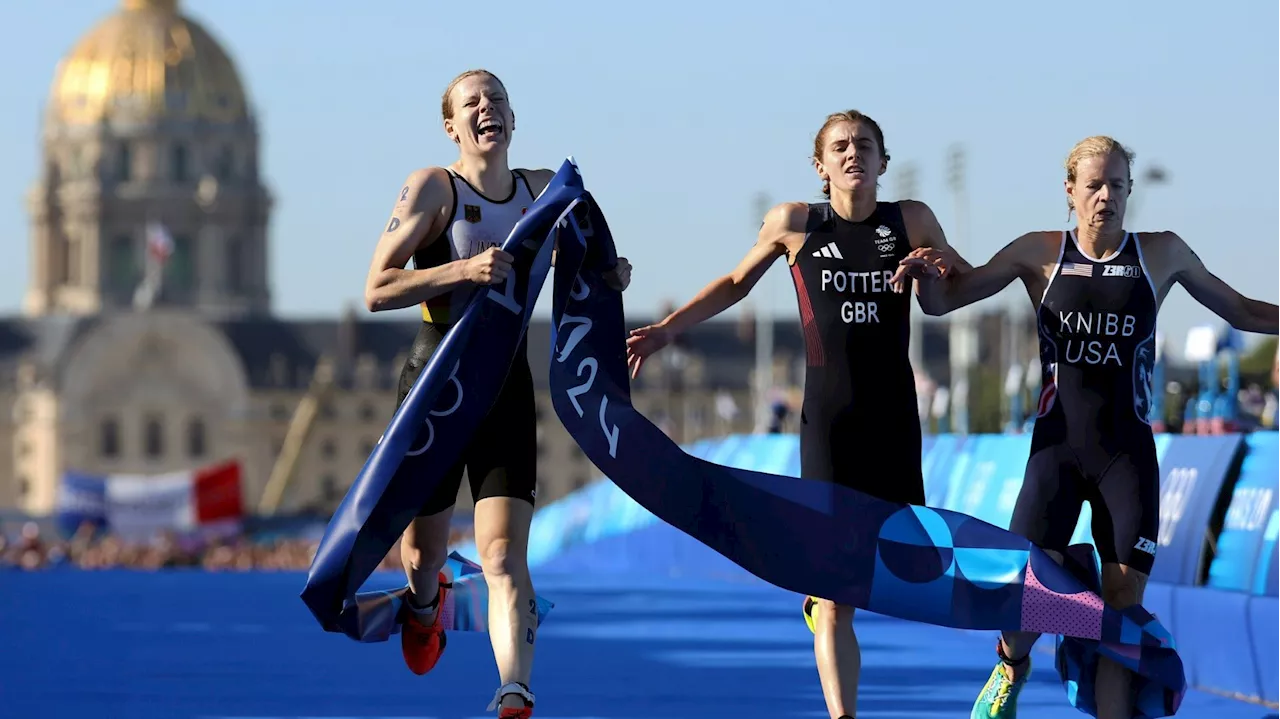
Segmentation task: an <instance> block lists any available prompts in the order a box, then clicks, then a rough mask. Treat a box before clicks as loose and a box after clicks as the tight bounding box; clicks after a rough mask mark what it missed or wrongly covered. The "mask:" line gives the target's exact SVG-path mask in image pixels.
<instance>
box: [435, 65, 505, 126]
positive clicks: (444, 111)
mask: <svg viewBox="0 0 1280 719" xmlns="http://www.w3.org/2000/svg"><path fill="white" fill-rule="evenodd" d="M476 75H484V76H486V77H490V78H493V81H494V82H496V83H498V84H499V85H502V89H503V90H506V89H507V86H506V85H503V84H502V81H501V80H499V79H498V76H497V75H494V74H493V73H491V72H489V71H488V70H485V69H483V68H479V69H476V70H467V71H466V72H464V73H462V74H461V75H459V76H457V77H455V78H453V80H451V81H450V82H449V86H448V87H446V88H445V89H444V95H443V96H442V97H441V98H440V115H441V116H442V117H443V118H444V119H445V120H452V119H453V111H454V108H453V88H455V87H457V86H458V83H460V82H462V81H463V80H466V79H467V78H469V77H475V76H476Z"/></svg>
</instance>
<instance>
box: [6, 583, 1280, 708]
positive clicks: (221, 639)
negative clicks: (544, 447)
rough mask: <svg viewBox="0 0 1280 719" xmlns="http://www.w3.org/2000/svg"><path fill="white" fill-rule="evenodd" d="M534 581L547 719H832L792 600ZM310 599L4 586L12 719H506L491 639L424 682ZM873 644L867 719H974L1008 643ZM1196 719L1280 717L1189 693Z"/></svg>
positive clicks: (1047, 693)
mask: <svg viewBox="0 0 1280 719" xmlns="http://www.w3.org/2000/svg"><path fill="white" fill-rule="evenodd" d="M650 576H651V575H650ZM387 580H388V581H395V577H394V576H391V575H388V576H387ZM536 580H537V585H538V590H539V592H540V593H541V594H543V595H545V596H548V597H550V598H552V599H553V600H554V601H555V602H556V603H557V607H556V609H555V611H554V612H553V613H552V614H551V616H550V618H549V620H548V622H547V623H546V625H545V626H544V628H543V631H542V633H541V634H540V636H539V642H538V657H537V662H536V666H535V670H534V682H533V689H534V691H535V692H536V694H537V695H538V699H539V702H538V710H537V713H536V714H535V717H536V718H537V719H557V718H559V719H567V718H573V719H586V718H587V717H599V718H601V719H605V718H607V719H622V718H623V717H627V718H631V717H635V718H637V719H639V718H645V719H648V718H651V717H666V718H670V719H680V718H683V717H689V718H690V719H693V718H697V719H705V718H706V717H734V718H735V719H751V718H754V717H759V718H761V719H763V718H765V717H768V718H777V717H824V716H826V715H825V712H824V710H823V702H822V695H821V692H820V690H819V687H818V679H817V672H816V670H815V669H814V666H813V654H812V636H811V635H810V634H809V631H808V630H807V629H806V628H805V625H804V621H803V619H802V618H801V616H800V598H799V597H797V596H796V595H794V594H791V593H788V592H784V591H781V590H779V589H776V588H773V587H770V586H767V585H763V584H761V583H759V582H754V581H750V580H747V579H741V578H738V579H725V580H721V581H711V580H706V579H702V580H697V581H683V582H682V581H679V580H673V579H663V580H661V581H659V580H657V579H653V578H649V579H646V578H644V577H643V576H637V575H635V574H612V575H610V574H594V573H592V574H591V576H584V573H581V572H579V573H577V574H572V575H566V574H554V573H548V572H538V573H537V574H536ZM302 584H303V576H302V575H301V574H300V573H280V574H270V573H252V574H205V573H201V572H163V573H156V574H145V573H129V572H72V571H52V572H45V573H33V574H26V573H20V572H0V717H5V718H6V719H8V718H12V719H61V718H62V717H67V718H74V719H98V718H104V717H109V718H111V719H117V718H118V719H182V718H186V717H192V718H195V717H207V718H213V717H226V718H228V719H230V718H233V717H234V718H235V719H250V718H266V717H272V718H277V717H326V718H328V719H339V718H345V717H361V718H370V719H372V718H374V717H378V718H383V717H387V718H390V717H396V718H407V717H418V718H424V717H440V718H446V717H447V718H450V719H453V718H469V717H485V716H493V715H492V714H489V713H487V712H485V711H484V709H485V705H486V704H487V703H488V702H489V699H490V698H491V696H492V694H493V690H494V689H495V688H496V686H497V676H496V674H495V671H494V667H493V660H492V654H491V650H490V649H489V646H488V639H487V637H485V636H483V635H477V634H454V635H451V636H450V640H449V649H448V651H447V653H446V654H445V658H444V660H443V661H442V663H441V664H440V665H439V666H438V667H437V668H436V670H435V671H434V672H433V673H431V674H429V675H427V676H426V677H416V676H414V675H412V674H410V673H409V671H408V670H407V669H405V667H404V665H403V664H402V662H401V659H400V647H399V641H398V637H397V638H396V639H395V640H394V641H392V642H389V643H384V644H373V645H359V644H356V643H354V642H352V641H351V640H349V639H347V638H345V637H343V636H340V635H333V634H325V633H323V632H322V631H320V629H319V627H318V625H317V624H316V623H315V621H314V620H313V619H312V618H311V616H310V614H308V613H307V611H306V609H305V607H304V606H303V604H302V602H301V601H300V600H299V599H298V598H297V595H298V591H299V590H300V589H301V587H302ZM857 626H858V627H859V636H860V639H861V642H862V651H863V667H864V669H863V679H862V686H863V689H862V698H861V701H860V704H859V708H858V715H859V717H862V718H863V719H870V718H872V717H876V718H879V719H890V718H892V719H908V718H910V719H930V718H932V717H961V718H963V717H967V716H968V712H969V707H970V703H971V702H972V701H973V698H974V697H975V696H976V695H977V693H978V691H979V690H980V689H981V688H982V685H983V682H984V681H985V680H986V677H987V674H988V672H989V671H990V668H991V662H992V659H993V657H994V654H993V637H992V635H990V634H987V633H971V632H960V631H955V630H950V629H942V628H937V627H928V626H922V625H914V624H908V623H905V622H901V621H898V620H892V619H886V618H883V617H879V616H875V615H864V616H860V617H859V618H858V620H857ZM1044 646H1045V647H1048V646H1050V642H1049V641H1047V640H1045V641H1044ZM1036 658H1037V659H1038V666H1037V669H1036V671H1035V672H1034V674H1033V677H1032V681H1031V684H1030V685H1029V687H1028V689H1027V691H1026V692H1025V693H1024V694H1023V699H1022V702H1021V706H1022V707H1023V712H1022V713H1023V716H1024V717H1036V718H1037V719H1066V718H1067V717H1071V718H1073V719H1074V718H1075V717H1080V716H1083V715H1082V714H1080V713H1079V712H1077V711H1075V710H1073V709H1071V708H1070V707H1069V706H1067V703H1066V700H1065V698H1064V694H1063V690H1062V688H1061V687H1060V686H1059V685H1058V683H1057V682H1056V677H1055V675H1054V672H1053V668H1052V656H1051V655H1049V654H1048V653H1038V654H1037V655H1036ZM1179 715H1180V716H1187V717H1211V718H1212V719H1237V718H1239V719H1262V718H1263V717H1275V716H1276V713H1275V712H1274V711H1273V710H1270V709H1267V708H1265V707H1261V706H1255V705H1251V704H1246V703H1243V702H1239V701H1235V700H1232V699H1227V698H1222V697H1217V696H1211V695H1208V694H1203V693H1200V692H1190V693H1189V694H1188V697H1187V700H1186V702H1185V703H1184V705H1183V708H1182V711H1181V712H1179Z"/></svg>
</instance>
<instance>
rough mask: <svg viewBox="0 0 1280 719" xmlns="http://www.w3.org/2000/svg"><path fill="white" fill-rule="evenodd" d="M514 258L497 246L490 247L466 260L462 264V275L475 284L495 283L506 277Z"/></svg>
mask: <svg viewBox="0 0 1280 719" xmlns="http://www.w3.org/2000/svg"><path fill="white" fill-rule="evenodd" d="M514 259H515V258H514V257H512V256H511V255H509V254H507V253H505V252H503V251H502V250H500V249H498V248H497V247H490V248H489V249H487V250H485V251H484V252H481V253H480V254H478V255H476V256H475V257H472V258H471V259H469V260H467V263H466V264H465V265H463V275H464V276H465V277H466V278H467V281H469V282H473V283H475V284H477V285H496V284H498V283H499V282H502V281H503V280H505V279H507V275H508V274H510V273H511V262H512V261H513V260H514Z"/></svg>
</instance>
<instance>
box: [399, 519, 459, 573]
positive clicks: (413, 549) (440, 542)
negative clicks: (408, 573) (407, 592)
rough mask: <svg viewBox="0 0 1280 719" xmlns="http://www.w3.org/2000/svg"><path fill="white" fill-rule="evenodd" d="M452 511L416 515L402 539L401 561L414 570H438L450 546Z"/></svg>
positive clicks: (442, 565)
mask: <svg viewBox="0 0 1280 719" xmlns="http://www.w3.org/2000/svg"><path fill="white" fill-rule="evenodd" d="M452 514H453V513H452V511H451V510H450V511H445V512H440V513H438V514H434V515H430V516H426V517H416V518H415V519H414V520H413V522H412V523H411V524H410V525H409V527H408V529H406V530H405V532H404V536H403V537H401V539H400V561H402V562H404V564H405V565H406V567H407V568H408V569H410V570H412V571H414V572H438V571H440V570H441V569H442V568H443V567H444V563H445V555H446V554H447V550H448V548H449V546H448V545H449V524H450V519H451V516H452Z"/></svg>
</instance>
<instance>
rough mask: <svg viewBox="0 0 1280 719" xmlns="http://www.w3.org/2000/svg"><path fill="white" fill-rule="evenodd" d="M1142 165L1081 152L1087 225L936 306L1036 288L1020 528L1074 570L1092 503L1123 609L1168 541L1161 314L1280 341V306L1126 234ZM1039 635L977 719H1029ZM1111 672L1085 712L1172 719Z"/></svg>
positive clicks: (1087, 691)
mask: <svg viewBox="0 0 1280 719" xmlns="http://www.w3.org/2000/svg"><path fill="white" fill-rule="evenodd" d="M1132 163H1133V153H1131V152H1130V151H1129V150H1128V149H1126V148H1125V147H1124V146H1123V145H1121V144H1120V143H1118V142H1116V141H1115V140H1114V139H1112V138H1110V137H1102V136H1095V137H1089V138H1086V139H1085V140H1082V141H1081V142H1079V143H1078V144H1077V145H1076V146H1075V147H1074V148H1072V150H1071V153H1070V154H1069V155H1068V158H1067V162H1066V180H1065V182H1064V185H1065V188H1066V193H1067V207H1068V216H1070V212H1072V211H1074V212H1075V214H1076V217H1077V221H1076V227H1075V229H1073V230H1070V231H1046V232H1030V233H1028V234H1025V235H1023V236H1022V237H1019V238H1018V239H1016V240H1014V241H1013V242H1011V243H1009V245H1008V246H1006V247H1005V248H1004V249H1002V250H1000V251H999V252H997V253H996V254H995V256H993V257H992V258H991V260H990V261H989V262H987V264H985V265H983V266H982V267H979V268H977V269H974V270H972V271H970V272H967V273H965V274H963V275H955V276H950V277H947V278H945V279H941V280H939V281H936V282H929V284H933V285H937V286H938V287H939V288H940V289H941V290H942V292H940V293H936V294H935V295H933V296H934V297H936V298H938V299H939V301H940V303H941V305H942V310H943V311H944V312H946V311H950V310H953V309H956V308H959V307H963V306H965V305H968V304H971V303H973V302H978V301H980V300H982V299H985V298H987V297H990V296H992V295H994V294H996V293H997V292H999V291H1000V290H1002V289H1004V288H1005V287H1006V286H1008V285H1009V284H1010V283H1011V282H1013V281H1014V280H1021V281H1022V284H1023V285H1024V286H1025V287H1026V290H1027V294H1028V295H1029V296H1030V299H1031V303H1032V307H1033V308H1034V309H1035V311H1036V318H1037V325H1038V328H1039V337H1040V364H1041V367H1042V372H1043V377H1042V379H1041V382H1042V389H1041V394H1040V402H1039V410H1038V414H1037V418H1036V423H1035V429H1034V431H1033V434H1032V440H1031V455H1030V458H1029V459H1028V461H1027V469H1026V477H1025V479H1024V481H1023V484H1022V490H1021V493H1020V494H1019V495H1018V500H1017V504H1016V505H1015V507H1014V510H1013V519H1012V521H1011V523H1010V526H1009V529H1010V531H1012V532H1015V533H1017V534H1019V535H1022V536H1024V537H1026V538H1027V539H1028V540H1030V541H1031V542H1032V543H1033V544H1035V545H1037V546H1039V547H1040V548H1041V549H1043V550H1045V552H1046V553H1048V554H1049V555H1050V556H1052V557H1054V559H1055V560H1057V561H1058V562H1060V563H1061V562H1062V561H1063V552H1064V551H1065V550H1066V549H1067V544H1068V542H1069V541H1070V540H1071V536H1072V534H1073V532H1074V530H1075V527H1076V523H1077V522H1078V521H1079V518H1080V510H1081V507H1082V504H1083V502H1084V501H1086V500H1087V501H1088V502H1089V503H1090V506H1091V508H1092V511H1093V523H1092V524H1093V526H1092V528H1093V537H1094V540H1095V544H1096V546H1097V550H1098V554H1099V555H1100V557H1101V558H1102V563H1103V565H1102V598H1103V599H1104V600H1105V601H1106V603H1107V604H1109V605H1111V606H1113V607H1116V608H1125V607H1129V606H1133V605H1137V604H1141V603H1142V597H1143V593H1144V590H1145V589H1146V583H1147V576H1148V575H1149V574H1150V572H1151V567H1152V565H1153V563H1154V562H1155V554H1156V548H1157V546H1158V545H1159V537H1158V536H1157V532H1158V529H1159V524H1160V507H1159V505H1160V469H1159V466H1158V464H1157V461H1156V448H1155V437H1154V434H1153V432H1152V429H1151V424H1150V421H1151V418H1150V416H1149V412H1150V409H1151V405H1152V402H1151V393H1152V391H1153V390H1154V391H1161V392H1162V391H1164V390H1163V388H1160V387H1157V388H1153V387H1151V369H1152V365H1153V363H1154V362H1155V332H1156V315H1157V314H1158V312H1159V308H1160V305H1161V303H1162V302H1163V301H1164V298H1165V297H1166V296H1167V295H1168V292H1169V290H1170V289H1172V287H1173V285H1174V284H1175V283H1177V284H1181V285H1182V286H1183V287H1184V288H1185V289H1186V290H1187V292H1188V293H1190V295H1191V296H1192V297H1193V298H1195V299H1196V300H1197V301H1199V302H1200V303H1201V304H1202V305H1204V306H1205V307H1207V308H1208V309H1210V310H1211V311H1213V312H1214V313H1215V314H1217V315H1218V316H1219V317H1221V318H1222V319H1224V320H1226V321H1227V322H1230V323H1231V325H1232V326H1233V327H1235V328H1237V329H1239V330H1243V331H1247V332H1261V333H1265V334H1272V335H1274V334H1276V333H1277V307H1276V305H1274V304H1271V303H1267V302H1260V301H1257V300H1251V299H1247V298H1245V297H1243V296H1241V295H1240V293H1238V292H1237V291H1235V290H1234V289H1232V288H1231V287H1230V286H1228V285H1227V284H1226V283H1224V282H1223V281H1222V280H1220V279H1218V278H1217V277H1216V276H1214V275H1213V274H1212V273H1211V272H1209V270H1208V269H1206V268H1205V266H1204V264H1203V263H1202V262H1201V261H1200V258H1199V257H1197V256H1196V254H1195V252H1193V251H1192V250H1191V249H1190V248H1189V247H1188V246H1187V244H1186V242H1184V241H1183V240H1182V238H1181V237H1179V236H1178V235H1176V234H1174V233H1172V232H1128V231H1126V230H1125V229H1124V213H1125V206H1126V203H1127V200H1128V197H1129V193H1130V192H1132V190H1133V177H1132V174H1131V172H1130V168H1131V166H1132ZM937 262H942V263H944V264H945V262H946V258H940V257H939V256H938V254H937V253H936V252H935V251H933V250H932V249H929V248H923V249H920V250H916V251H913V252H912V253H911V255H910V256H909V257H908V258H907V259H905V260H904V261H903V268H904V270H906V269H907V268H916V269H918V268H920V267H924V266H931V265H934V264H936V263H937ZM1038 638H1039V634H1034V633H1025V632H1005V633H1004V634H1003V635H1002V638H1001V640H1000V641H999V642H997V645H996V653H997V655H998V657H999V661H998V663H997V664H996V667H995V669H994V670H993V671H992V673H991V676H990V678H989V679H988V681H987V684H986V686H985V687H984V688H983V690H982V693H981V694H980V696H979V697H978V700H977V701H976V702H975V704H974V706H973V710H972V713H971V716H972V717H973V718H974V719H1012V717H1014V716H1015V715H1016V712H1017V700H1018V694H1019V692H1021V691H1022V688H1023V686H1025V684H1026V681H1027V676H1028V675H1029V673H1030V668H1031V658H1030V653H1031V648H1032V645H1034V643H1035V641H1036V640H1037V639H1038ZM1097 665H1098V671H1097V673H1096V679H1095V678H1094V677H1092V676H1088V672H1081V674H1082V676H1081V677H1080V679H1079V681H1078V683H1080V684H1081V686H1080V691H1079V692H1078V693H1076V694H1075V697H1074V698H1073V703H1075V704H1076V705H1077V707H1078V708H1081V709H1082V710H1085V711H1089V710H1090V709H1095V710H1096V714H1095V715H1096V716H1097V717H1098V719H1130V717H1133V716H1167V715H1168V714H1169V713H1171V710H1170V708H1169V706H1168V703H1169V702H1170V701H1171V699H1169V698H1168V697H1167V696H1162V695H1161V693H1159V692H1139V691H1137V690H1138V689H1139V687H1136V686H1131V673H1130V671H1129V670H1127V669H1125V668H1124V667H1123V666H1121V665H1120V664H1118V663H1116V662H1115V661H1113V660H1112V659H1110V658H1108V657H1101V656H1100V657H1099V660H1098V663H1097ZM1089 683H1092V684H1093V686H1092V687H1090V686H1088V684H1089ZM1135 695H1138V696H1137V700H1136V703H1138V704H1140V706H1137V707H1135ZM1147 703H1150V704H1151V706H1141V705H1142V704H1147ZM1161 704H1164V705H1163V706H1162V705H1161ZM1135 712H1136V713H1135Z"/></svg>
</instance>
